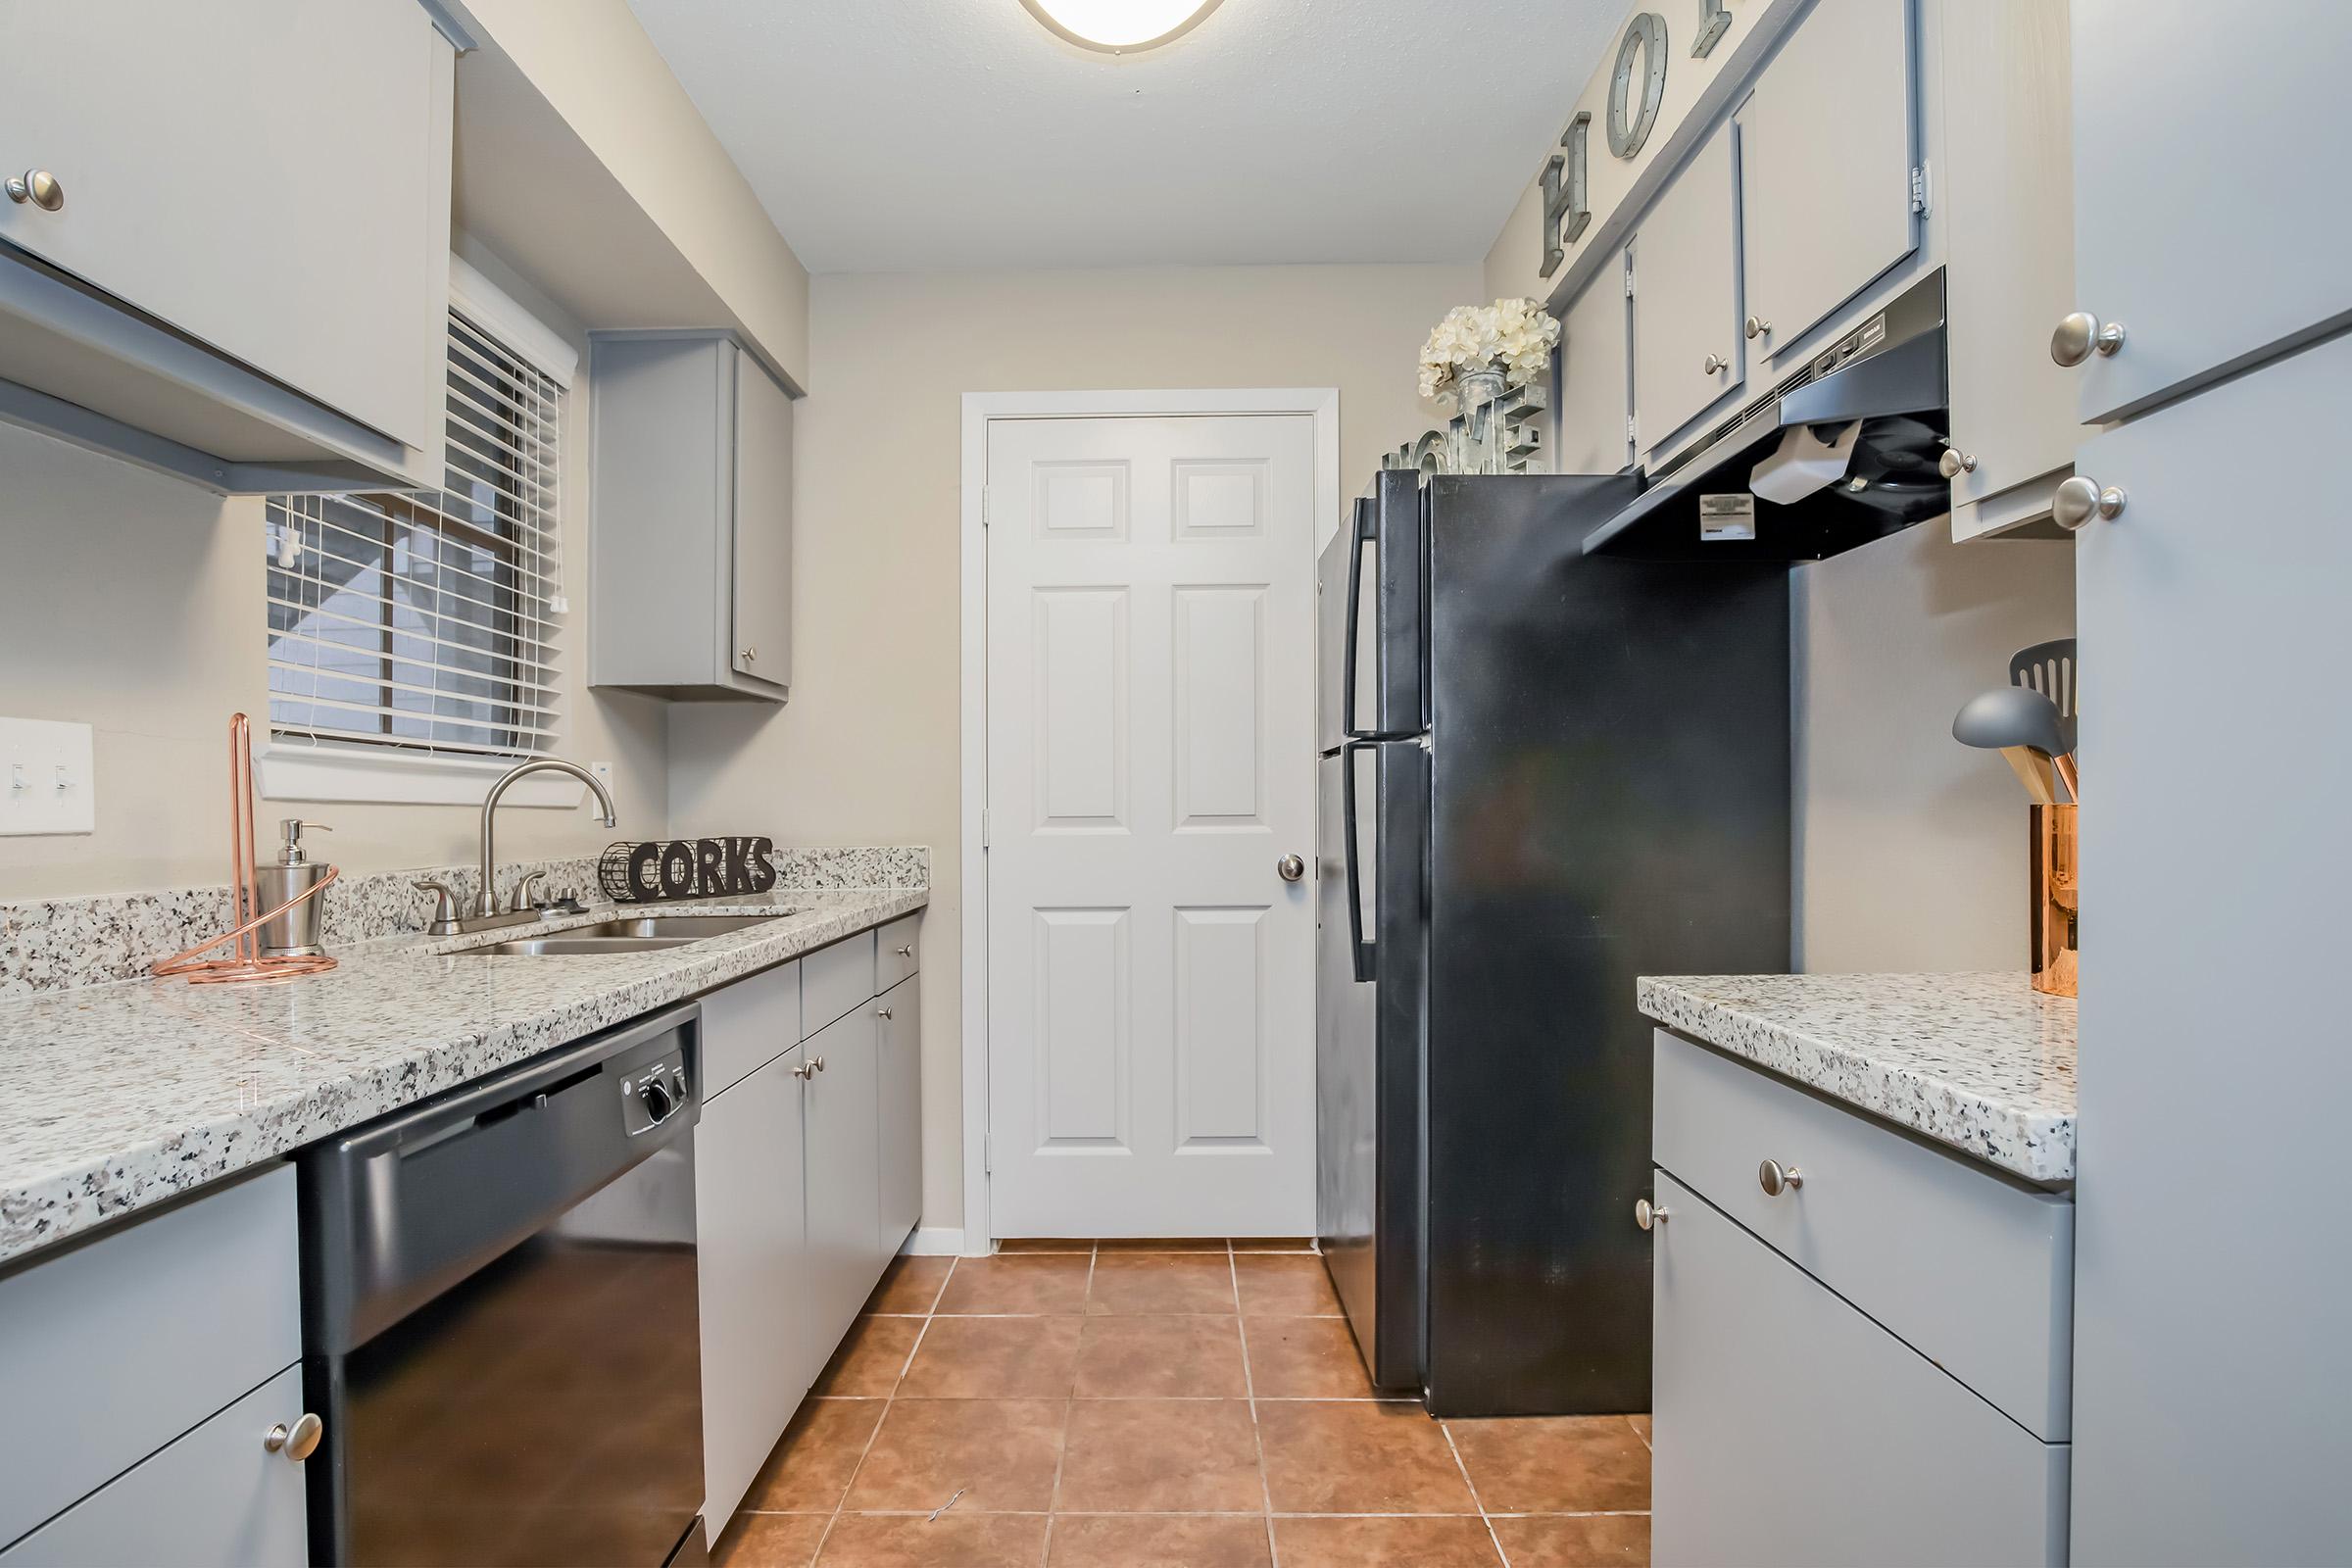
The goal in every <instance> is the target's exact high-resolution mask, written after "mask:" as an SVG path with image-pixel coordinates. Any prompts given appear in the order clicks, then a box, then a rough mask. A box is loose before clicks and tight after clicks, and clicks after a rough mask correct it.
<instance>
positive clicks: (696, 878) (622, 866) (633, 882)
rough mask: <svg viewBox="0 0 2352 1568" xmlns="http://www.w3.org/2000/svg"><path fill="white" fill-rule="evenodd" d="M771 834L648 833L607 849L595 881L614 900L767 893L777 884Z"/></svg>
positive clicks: (630, 901)
mask: <svg viewBox="0 0 2352 1568" xmlns="http://www.w3.org/2000/svg"><path fill="white" fill-rule="evenodd" d="M775 848H776V843H775V840H773V839H769V838H718V839H647V840H644V841H642V842H638V843H622V844H615V845H613V846H612V847H611V848H609V849H607V850H606V851H605V853H604V856H603V858H601V859H600V860H599V861H598V862H597V882H598V885H599V886H601V887H602V888H603V889H604V892H605V897H607V898H609V899H611V900H613V902H614V903H615V904H652V903H656V902H658V901H661V900H664V899H715V898H725V897H727V896H729V895H737V896H745V895H751V894H759V893H765V892H767V891H768V890H769V889H770V888H772V887H774V886H775V885H776V868H775V867H774V866H773V865H771V864H769V863H768V856H770V855H771V854H773V853H774V852H775Z"/></svg>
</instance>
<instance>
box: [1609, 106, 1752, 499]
mask: <svg viewBox="0 0 2352 1568" xmlns="http://www.w3.org/2000/svg"><path fill="white" fill-rule="evenodd" d="M1739 204H1740V196H1739V170H1738V147H1737V146H1736V144H1735V140H1734V134H1733V130H1732V127H1730V126H1729V125H1726V126H1724V127H1723V128H1721V129H1719V130H1718V131H1716V133H1715V134H1714V136H1713V137H1712V138H1710V139H1709V140H1708V141H1707V142H1706V143H1705V144H1704V145H1703V146H1701V147H1700V148H1699V149H1698V151H1697V152H1695V153H1693V154H1692V155H1691V162H1690V163H1688V164H1686V165H1685V166H1684V167H1683V170H1682V172H1680V173H1678V174H1677V175H1676V176H1675V179H1674V183H1673V184H1671V185H1669V186H1667V187H1666V190H1665V192H1664V194H1662V195H1660V196H1659V197H1658V200H1657V204H1656V205H1655V206H1653V207H1652V208H1650V210H1649V212H1648V213H1647V215H1645V216H1644V217H1643V218H1642V225H1641V227H1640V228H1639V229H1637V230H1636V231H1635V234H1634V247H1633V248H1634V424H1635V429H1636V431H1637V432H1638V435H1639V444H1640V446H1641V448H1642V451H1644V452H1646V453H1649V454H1651V455H1652V458H1653V461H1654V459H1655V458H1656V457H1657V456H1659V455H1662V454H1663V453H1664V452H1665V451H1666V450H1667V448H1668V444H1669V443H1670V441H1671V440H1672V438H1673V437H1674V435H1675V433H1676V432H1677V431H1679V430H1681V429H1683V428H1684V427H1685V426H1686V425H1688V424H1690V423H1691V421H1692V420H1694V419H1696V418H1697V417H1699V416H1700V415H1702V414H1704V413H1706V412H1707V411H1708V410H1709V409H1712V408H1714V407H1715V406H1716V405H1717V404H1719V403H1722V402H1725V401H1727V400H1728V399H1730V398H1731V397H1733V396H1734V395H1735V394H1737V393H1738V392H1739V390H1740V386H1741V384H1742V383H1743V381H1744V379H1745V377H1746V355H1745V353H1744V352H1743V345H1742V342H1741V338H1740V205H1739ZM1604 471H1605V470H1604Z"/></svg>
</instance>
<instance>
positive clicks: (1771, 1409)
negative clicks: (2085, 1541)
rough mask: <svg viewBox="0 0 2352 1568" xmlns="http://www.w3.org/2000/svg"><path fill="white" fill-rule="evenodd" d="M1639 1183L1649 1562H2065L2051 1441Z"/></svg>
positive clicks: (1750, 1245)
mask: <svg viewBox="0 0 2352 1568" xmlns="http://www.w3.org/2000/svg"><path fill="white" fill-rule="evenodd" d="M1656 1200H1657V1201H1658V1203H1659V1204H1660V1205H1661V1206H1662V1207H1663V1208H1664V1209H1665V1210H1666V1213H1667V1219H1666V1222H1665V1223H1662V1224H1660V1225H1658V1226H1657V1227H1656V1228H1655V1229H1654V1230H1653V1231H1652V1233H1651V1234H1652V1236H1653V1238H1654V1241H1655V1251H1654V1263H1653V1270H1654V1272H1653V1281H1654V1286H1655V1297H1654V1305H1653V1313H1654V1327H1655V1333H1656V1344H1657V1352H1656V1361H1655V1370H1654V1372H1653V1389H1652V1405H1653V1414H1652V1417H1651V1420H1652V1431H1651V1441H1652V1445H1653V1447H1654V1456H1653V1458H1652V1461H1651V1474H1652V1479H1651V1484H1650V1485H1651V1508H1652V1526H1651V1549H1652V1554H1653V1557H1654V1559H1655V1560H1656V1561H1658V1562H1662V1563H1676V1564H1711V1563H1721V1564H1739V1565H1745V1564H1752V1563H1809V1564H1840V1563H1852V1564H1858V1565H1859V1564H1868V1565H1872V1568H1886V1565H1890V1564H1930V1563H1951V1564H1965V1565H1972V1568H1974V1565H1982V1564H1987V1563H2001V1564H2020V1563H2049V1564H2056V1563H2063V1562H2064V1561H2066V1488H2067V1462H2068V1449H2067V1446H2066V1445H2064V1444H2045V1443H2042V1442H2040V1441H2039V1440H2038V1439H2036V1438H2034V1435H2033V1434H2031V1433H2029V1432H2027V1431H2026V1430H2025V1429H2024V1428H2022V1427H2020V1426H2018V1425H2017V1424H2016V1423H2015V1422H2013V1421H2011V1420H2010V1419H2009V1418H2008V1417H2006V1416H2004V1415H2002V1414H2001V1413H2000V1412H1999V1411H1998V1410H1995V1409H1994V1408H1993V1407H1992V1406H1991V1405H1989V1404H1987V1403H1985V1401H1984V1400H1983V1399H1981V1398H1979V1397H1977V1396H1976V1395H1975V1394H1973V1393H1971V1392H1970V1391H1969V1390H1968V1389H1967V1388H1966V1387H1965V1386H1963V1385H1962V1384H1961V1383H1959V1382H1958V1381H1957V1380H1955V1379H1954V1378H1953V1377H1952V1376H1951V1375H1950V1374H1948V1373H1946V1372H1945V1371H1943V1370H1942V1369H1941V1368H1939V1367H1938V1366H1936V1363H1935V1362H1933V1361H1931V1360H1930V1359H1929V1358H1928V1357H1927V1356H1926V1355H1923V1354H1921V1353H1920V1352H1919V1351H1918V1350H1915V1349H1913V1348H1911V1347H1910V1346H1908V1345H1905V1344H1904V1343H1903V1342H1902V1341H1900V1340H1898V1339H1896V1338H1895V1337H1894V1336H1893V1335H1891V1334H1889V1333H1887V1330H1885V1329H1884V1328H1881V1327H1880V1326H1879V1325H1878V1324H1876V1323H1874V1322H1872V1321H1871V1319H1870V1318H1868V1317H1866V1316H1864V1315H1863V1314H1862V1313H1861V1312H1860V1311H1857V1310H1856V1309H1855V1308H1854V1307H1853V1306H1852V1305H1850V1304H1848V1303H1847V1302H1846V1301H1844V1300H1843V1299H1840V1298H1839V1297H1838V1295H1837V1294H1836V1293H1834V1292H1832V1291H1831V1290H1829V1289H1828V1288H1827V1287H1826V1286H1824V1285H1822V1284H1821V1283H1820V1282H1819V1281H1817V1280H1815V1279H1813V1278H1812V1277H1811V1276H1810V1275H1808V1274H1806V1273H1805V1271H1804V1270H1802V1269H1800V1268H1798V1267H1797V1266H1796V1265H1795V1264H1793V1263H1791V1262H1789V1260H1788V1259H1787V1258H1785V1257H1783V1256H1781V1255H1780V1254H1779V1253H1778V1252H1776V1251H1774V1250H1772V1249H1771V1248H1769V1247H1767V1246H1765V1245H1764V1244H1763V1243H1762V1242H1760V1241H1758V1240H1757V1239H1756V1238H1755V1237H1753V1236H1751V1235H1749V1234H1748V1233H1747V1232H1745V1231H1743V1230H1741V1229H1740V1227H1739V1226H1738V1225H1735V1224H1734V1223H1732V1221H1731V1220H1729V1219H1727V1218H1725V1217H1724V1215H1722V1214H1721V1213H1719V1212H1718V1211H1717V1210H1716V1209H1715V1208H1714V1207H1712V1206H1711V1205H1710V1204H1709V1203H1708V1202H1707V1201H1706V1200H1705V1199H1704V1198H1702V1197H1700V1196H1699V1195H1698V1194H1697V1193H1695V1192H1692V1191H1691V1189H1689V1188H1687V1187H1685V1186H1684V1185H1682V1184H1681V1183H1680V1182H1678V1181H1676V1180H1675V1179H1674V1178H1673V1177H1672V1176H1670V1175H1667V1174H1666V1173H1665V1172H1663V1171H1661V1172H1659V1174H1658V1178H1657V1189H1656Z"/></svg>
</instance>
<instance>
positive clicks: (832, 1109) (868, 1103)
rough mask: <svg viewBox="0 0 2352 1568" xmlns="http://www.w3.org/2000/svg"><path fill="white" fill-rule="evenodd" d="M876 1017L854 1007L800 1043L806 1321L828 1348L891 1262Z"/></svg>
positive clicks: (864, 1007)
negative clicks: (885, 1232)
mask: <svg viewBox="0 0 2352 1568" xmlns="http://www.w3.org/2000/svg"><path fill="white" fill-rule="evenodd" d="M876 1022H877V1020H876V1018H875V1016H874V1009H873V1008H872V1007H871V1006H870V1005H866V1006H860V1007H858V1008H857V1009H855V1010H854V1011H852V1012H851V1013H850V1014H849V1015H848V1016H847V1017H843V1018H838V1019H836V1020H834V1021H833V1022H832V1023H830V1024H827V1025H826V1026H825V1027H824V1028H823V1029H820V1030H818V1031H817V1032H816V1033H815V1034H814V1035H812V1036H810V1037H809V1039H808V1041H806V1042H805V1043H804V1044H803V1045H802V1047H801V1056H802V1059H803V1060H804V1061H805V1062H806V1063H807V1065H808V1066H809V1077H808V1078H807V1079H806V1080H804V1084H805V1088H804V1091H803V1096H802V1102H801V1103H802V1115H803V1119H804V1127H805V1129H806V1136H807V1139H808V1145H807V1150H808V1152H807V1161H808V1172H809V1191H808V1213H809V1227H808V1238H809V1239H808V1250H807V1267H808V1275H809V1311H810V1324H811V1327H812V1329H814V1330H815V1331H816V1337H817V1338H818V1339H820V1340H821V1341H823V1343H824V1345H825V1347H826V1348H827V1350H828V1351H829V1350H830V1349H831V1347H832V1344H833V1342H834V1341H836V1340H838V1339H839V1338H840V1337H841V1335H842V1334H843V1333H844V1332H845V1331H846V1330H847V1329H848V1328H849V1326H850V1323H851V1321H852V1320H853V1319H854V1318H856V1317H857V1315H858V1307H859V1306H861V1305H863V1304H864V1301H865V1298H866V1294H867V1293H868V1292H869V1291H871V1290H872V1289H873V1286H874V1281H875V1280H876V1279H877V1278H879V1277H880V1275H881V1272H882V1268H883V1265H884V1264H885V1263H887V1262H888V1261H889V1260H890V1254H889V1252H887V1251H884V1250H882V1246H881V1236H882V1210H881V1188H882V1163H881V1110H880V1082H879V1077H878V1073H877V1069H876V1065H875V1060H874V1054H875V1045H876V1040H877V1036H876V1031H875V1024H876ZM893 1250H896V1249H895V1248H894V1249H893Z"/></svg>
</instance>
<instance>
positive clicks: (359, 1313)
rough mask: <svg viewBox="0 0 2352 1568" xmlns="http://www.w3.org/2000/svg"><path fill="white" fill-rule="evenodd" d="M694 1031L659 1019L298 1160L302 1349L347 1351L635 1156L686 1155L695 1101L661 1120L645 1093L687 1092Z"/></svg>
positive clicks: (693, 1069)
mask: <svg viewBox="0 0 2352 1568" xmlns="http://www.w3.org/2000/svg"><path fill="white" fill-rule="evenodd" d="M700 1033H701V1008H700V1007H699V1006H698V1005H695V1004H692V1003H688V1004H685V1005H681V1006H677V1007H670V1008H666V1009H664V1010H662V1011H661V1012H657V1013H653V1014H650V1015H648V1016H646V1017H644V1018H641V1019H637V1020H635V1021H633V1022H631V1023H628V1024H624V1025H622V1026H621V1027H619V1028H617V1029H613V1030H610V1031H608V1032H606V1033H604V1034H601V1035H597V1036H594V1037H592V1038H590V1039H588V1040H584V1041H581V1042H580V1043H579V1044H577V1045H574V1046H569V1047H565V1048H563V1049H560V1050H557V1051H554V1052H551V1053H549V1054H546V1055H544V1056H540V1057H537V1058H535V1059H533V1060H531V1061H529V1062H526V1063H524V1064H523V1065H521V1066H519V1067H516V1068H514V1069H512V1070H510V1071H507V1072H504V1073H500V1074H498V1075H496V1076H494V1077H491V1078H488V1079H485V1080H483V1081H482V1082H480V1083H477V1084H470V1085H466V1086H464V1087H462V1088H460V1089H458V1090H456V1091H453V1092H451V1093H449V1094H447V1095H444V1096H442V1097H440V1098H438V1099H436V1100H433V1101H430V1102H427V1103H424V1104H421V1105H418V1106H416V1107H414V1108H412V1109H409V1110H405V1111H399V1112H396V1113H394V1114H393V1115H390V1116H387V1117H384V1118H383V1119H381V1120H379V1121H376V1122H373V1123H370V1124H369V1125H368V1126H366V1127H362V1128H360V1129H358V1130H357V1131H354V1132H352V1133H350V1134H347V1135H345V1136H343V1137H341V1138H334V1139H329V1140H327V1141H326V1142H324V1143H322V1144H319V1145H316V1146H314V1147H313V1148H312V1149H310V1150H308V1151H306V1152H304V1153H303V1155H302V1157H301V1165H300V1182H299V1189H300V1196H301V1206H302V1225H303V1242H304V1246H303V1250H302V1268H303V1287H304V1288H303V1340H304V1346H305V1348H306V1349H308V1350H310V1351H311V1352H312V1353H318V1354H342V1353H347V1352H348V1351H350V1350H352V1349H354V1348H357V1347H359V1346H361V1345H363V1344H366V1343H367V1342H368V1340H370V1339H372V1338H373V1337H374V1336H375V1335H376V1334H378V1333H380V1332H381V1331H383V1330H384V1329H386V1328H389V1327H390V1326H391V1325H392V1324H394V1323H396V1322H398V1321H399V1320H400V1319H402V1318H403V1317H406V1316H407V1315H408V1314H409V1313H411V1312H413V1311H415V1310H416V1309H417V1307H419V1306H421V1305H423V1304H424V1303H425V1302H426V1301H428V1300H430V1299H433V1298H434V1297H435V1296H438V1295H440V1294H441V1293H442V1292H444V1291H446V1290H448V1289H449V1288H450V1287H451V1286H453V1285H455V1284H456V1283H457V1282H458V1281H460V1280H462V1279H464V1278H465V1277H466V1275H468V1274H470V1273H472V1272H473V1271H474V1270H476V1269H478V1268H480V1267H482V1266H483V1265H484V1264H486V1263H489V1262H491V1261H492V1260H493V1259H495V1258H497V1257H498V1256H500V1255H501V1254H502V1253H504V1252H506V1251H507V1250H509V1249H511V1248H513V1247H514V1246H515V1244H517V1243H519V1242H521V1241H523V1240H524V1239H525V1238H527V1237H529V1236H530V1235H532V1234H533V1233H534V1232H536V1231H538V1230H540V1229H542V1228H543V1227H545V1226H546V1225H547V1224H548V1223H549V1222H551V1221H553V1220H555V1219H556V1218H557V1217H558V1216H560V1215H562V1214H564V1211H565V1210H566V1209H569V1208H570V1207H572V1206H573V1205H574V1204H576V1203H578V1202H579V1201H581V1200H582V1199H584V1198H586V1197H588V1196H589V1195H590V1194H592V1193H595V1192H596V1191H598V1190H599V1189H600V1188H603V1187H605V1186H607V1185H608V1184H610V1183H611V1182H613V1180H614V1179H616V1178H617V1177H619V1176H621V1175H623V1174H625V1173H626V1172H628V1171H629V1170H631V1169H632V1168H634V1167H635V1166H637V1165H638V1164H640V1163H642V1162H643V1161H644V1160H646V1159H648V1158H650V1157H652V1156H654V1155H656V1154H658V1153H661V1152H663V1151H665V1150H671V1149H680V1148H682V1149H683V1150H684V1151H686V1152H688V1153H689V1154H690V1153H691V1150H692V1127H693V1124H694V1122H695V1120H696V1118H697V1115H698V1113H699V1105H698V1103H697V1099H696V1097H695V1096H694V1095H693V1094H691V1093H688V1094H684V1095H672V1096H669V1097H668V1098H670V1099H671V1101H672V1105H671V1108H670V1109H669V1110H668V1111H667V1113H666V1114H664V1115H662V1116H660V1117H658V1118H657V1117H655V1116H654V1115H653V1114H652V1113H651V1112H649V1111H648V1110H647V1109H646V1107H645V1103H644V1100H643V1099H641V1098H640V1096H639V1088H640V1085H641V1082H642V1080H643V1079H644V1078H645V1077H646V1076H648V1075H651V1074H654V1073H657V1072H658V1073H659V1074H660V1082H661V1084H662V1086H663V1088H664V1090H665V1091H666V1090H667V1089H668V1088H669V1087H670V1086H673V1085H674V1084H676V1083H677V1082H678V1081H679V1076H673V1075H681V1076H682V1078H683V1081H684V1082H685V1083H687V1084H689V1085H691V1084H692V1083H694V1082H696V1081H697V1080H698V1078H699V1074H700V1070H701V1065H702V1064H701V1059H700V1055H701V1053H700V1039H699V1037H700ZM649 1098H653V1097H649ZM639 1240H642V1238H639ZM677 1240H678V1241H679V1242H681V1243H683V1244H686V1245H691V1244H692V1241H693V1238H692V1237H690V1236H689V1237H681V1238H678V1239H677Z"/></svg>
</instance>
